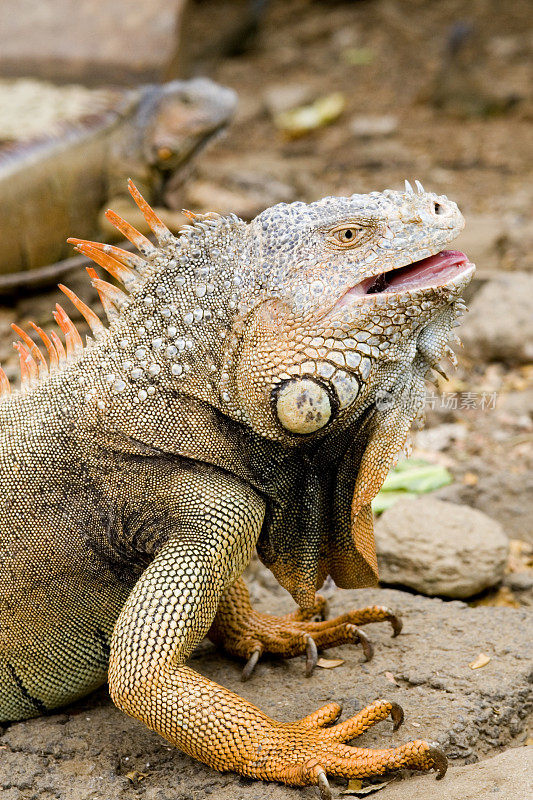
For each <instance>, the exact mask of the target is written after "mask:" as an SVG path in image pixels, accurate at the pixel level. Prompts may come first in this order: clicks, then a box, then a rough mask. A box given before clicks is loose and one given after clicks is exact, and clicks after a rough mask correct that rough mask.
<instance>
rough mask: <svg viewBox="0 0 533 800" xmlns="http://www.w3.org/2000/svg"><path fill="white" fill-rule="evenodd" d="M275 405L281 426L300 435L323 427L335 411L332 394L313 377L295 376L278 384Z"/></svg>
mask: <svg viewBox="0 0 533 800" xmlns="http://www.w3.org/2000/svg"><path fill="white" fill-rule="evenodd" d="M272 404H273V408H274V411H275V414H276V416H277V419H278V422H279V423H280V425H281V426H282V427H283V428H284V429H285V430H287V431H290V433H296V434H299V435H300V436H302V435H306V434H310V433H315V432H316V431H319V430H320V429H321V428H324V427H325V426H326V425H327V424H328V422H329V421H330V420H331V419H332V417H333V416H334V413H335V411H336V403H335V401H334V398H333V397H332V394H331V393H330V392H329V391H328V390H327V389H326V387H325V386H324V385H323V384H322V383H319V382H318V381H317V380H314V379H313V378H294V379H292V380H287V381H284V382H283V383H281V384H280V385H279V386H276V387H275V389H273V391H272Z"/></svg>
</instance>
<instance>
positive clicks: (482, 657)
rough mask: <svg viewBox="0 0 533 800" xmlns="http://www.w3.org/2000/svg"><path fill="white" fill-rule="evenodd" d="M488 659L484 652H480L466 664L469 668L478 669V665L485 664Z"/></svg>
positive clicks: (482, 665)
mask: <svg viewBox="0 0 533 800" xmlns="http://www.w3.org/2000/svg"><path fill="white" fill-rule="evenodd" d="M489 661H490V656H487V655H485V653H480V654H479V655H478V657H477V658H475V659H474V661H472V662H471V663H470V664H469V665H468V666H469V667H470V669H479V668H480V667H484V666H486V665H487V664H488V663H489Z"/></svg>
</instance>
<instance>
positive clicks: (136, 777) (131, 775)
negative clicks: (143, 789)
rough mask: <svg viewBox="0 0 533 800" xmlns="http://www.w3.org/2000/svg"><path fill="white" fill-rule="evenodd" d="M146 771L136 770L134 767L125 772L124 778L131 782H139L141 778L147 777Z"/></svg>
mask: <svg viewBox="0 0 533 800" xmlns="http://www.w3.org/2000/svg"><path fill="white" fill-rule="evenodd" d="M147 777H148V773H147V772H137V770H136V769H134V770H132V771H131V772H126V778H127V779H128V780H129V781H131V782H132V783H140V782H141V781H142V780H143V778H147Z"/></svg>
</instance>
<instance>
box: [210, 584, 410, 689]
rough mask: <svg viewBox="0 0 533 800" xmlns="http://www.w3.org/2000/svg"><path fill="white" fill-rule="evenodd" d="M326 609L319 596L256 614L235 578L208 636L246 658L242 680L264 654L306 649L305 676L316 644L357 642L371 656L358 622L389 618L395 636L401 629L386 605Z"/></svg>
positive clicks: (320, 646) (313, 661)
mask: <svg viewBox="0 0 533 800" xmlns="http://www.w3.org/2000/svg"><path fill="white" fill-rule="evenodd" d="M326 609H327V603H326V600H325V599H324V598H323V597H321V596H320V595H317V598H316V602H315V605H314V606H313V607H312V608H310V609H306V610H305V611H302V610H298V611H295V612H293V613H291V614H286V615H285V616H282V617H275V616H272V615H270V614H260V613H259V612H257V611H254V609H253V608H252V606H251V604H250V595H249V593H248V589H247V587H246V584H245V583H244V581H243V580H242V579H239V580H238V581H236V583H234V584H233V586H231V587H230V588H229V589H228V590H227V591H226V593H225V594H224V596H223V598H222V600H221V602H220V605H219V608H218V611H217V615H216V617H215V620H214V622H213V625H212V626H211V629H210V631H209V638H210V639H211V640H212V641H214V642H215V643H216V644H220V645H222V647H224V649H225V650H226V651H227V652H228V653H231V655H236V656H240V657H241V658H245V659H247V661H246V665H245V667H244V669H243V672H242V680H244V681H245V680H248V678H249V677H250V676H251V674H252V672H253V671H254V669H255V666H256V664H257V662H258V661H259V659H260V657H261V656H262V655H263V654H264V653H273V654H276V655H279V656H282V657H284V658H293V657H294V656H298V655H303V654H305V655H306V676H309V675H311V673H312V672H313V669H314V668H315V666H316V663H317V661H318V650H319V649H327V648H329V647H337V646H338V645H341V644H347V643H360V644H361V646H362V649H363V653H364V656H365V659H366V660H367V661H369V660H370V659H371V658H372V655H373V647H372V644H371V642H370V640H369V639H368V637H367V636H366V634H365V633H363V631H361V630H360V629H359V627H358V626H359V625H367V624H368V623H370V622H383V621H389V622H390V623H391V625H392V629H393V636H397V635H398V634H399V633H400V631H401V629H402V622H401V619H400V618H399V617H398V616H397V615H396V614H394V613H393V612H392V611H391V610H390V609H389V608H386V607H385V606H369V607H368V608H362V609H358V610H355V611H349V612H348V613H346V614H342V615H340V616H338V617H334V618H333V619H329V620H325V619H323V618H324V616H325V615H326Z"/></svg>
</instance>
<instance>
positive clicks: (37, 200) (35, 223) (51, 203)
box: [0, 78, 236, 288]
mask: <svg viewBox="0 0 533 800" xmlns="http://www.w3.org/2000/svg"><path fill="white" fill-rule="evenodd" d="M109 94H110V107H109V108H107V109H105V110H103V111H100V112H99V113H97V114H93V115H89V116H88V117H86V118H82V119H81V120H80V121H79V122H77V123H65V124H64V125H63V126H61V128H60V130H59V132H58V133H57V134H56V135H54V136H49V137H47V138H44V139H41V140H35V141H30V142H27V143H20V144H17V145H14V146H13V147H10V148H7V149H5V150H4V151H0V196H1V197H2V203H1V205H0V241H1V242H2V250H1V252H0V272H1V273H12V272H19V271H20V272H22V274H23V273H24V271H25V270H35V269H36V268H39V267H42V266H43V265H46V264H53V263H54V262H57V261H60V260H61V259H63V258H66V256H67V253H68V249H67V246H66V243H65V239H66V237H67V236H68V235H69V234H70V233H72V231H74V230H75V231H77V232H78V234H79V235H80V236H91V237H93V236H102V226H101V223H102V219H101V212H102V214H103V210H104V209H105V208H106V207H107V205H109V203H113V204H114V206H115V207H116V206H117V198H119V197H121V196H122V195H123V193H124V187H125V185H126V179H127V177H128V175H131V176H132V177H133V178H134V180H135V181H136V183H137V185H138V186H140V187H141V190H142V191H143V192H144V194H145V196H146V198H147V199H148V200H149V202H152V203H160V202H161V196H162V192H163V188H164V184H165V180H166V178H167V177H168V176H169V175H171V174H172V173H174V172H175V171H176V170H179V169H181V168H183V166H184V165H185V164H187V163H188V162H189V161H190V160H191V158H192V157H193V155H194V154H195V153H196V152H197V151H198V150H199V149H200V148H201V147H202V146H203V145H204V144H205V143H206V142H207V141H208V140H209V139H210V138H211V137H212V136H213V135H214V134H215V133H216V132H217V131H219V130H221V129H222V128H223V127H224V126H225V125H227V123H228V121H229V119H230V118H231V116H232V114H233V111H234V109H235V105H236V96H235V93H234V92H233V91H232V90H231V89H225V88H223V87H221V86H217V85H216V84H214V83H212V82H211V81H210V80H207V79H206V78H197V79H195V80H191V81H172V82H171V83H167V84H164V85H162V86H158V85H153V86H142V87H140V88H137V89H130V90H128V91H122V92H118V91H115V92H110V93H109ZM118 210H120V209H118ZM46 274H48V273H46ZM56 280H57V278H56ZM10 286H12V282H11V283H10ZM0 288H1V282H0Z"/></svg>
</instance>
